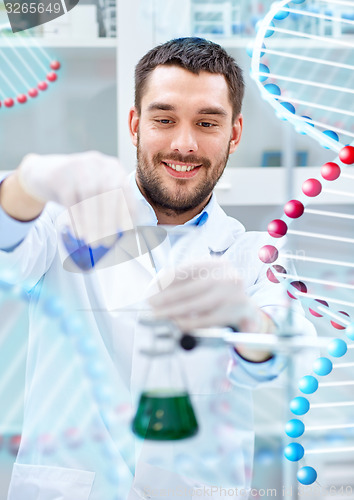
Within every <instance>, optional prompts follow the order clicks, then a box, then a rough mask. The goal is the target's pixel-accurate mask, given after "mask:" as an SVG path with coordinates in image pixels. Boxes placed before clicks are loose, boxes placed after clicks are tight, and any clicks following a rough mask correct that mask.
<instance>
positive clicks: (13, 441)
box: [8, 434, 21, 456]
mask: <svg viewBox="0 0 354 500" xmlns="http://www.w3.org/2000/svg"><path fill="white" fill-rule="evenodd" d="M20 444H21V435H20V434H16V435H14V436H12V437H11V438H10V441H9V445H8V450H9V452H10V453H11V455H15V456H16V455H17V453H18V450H19V447H20Z"/></svg>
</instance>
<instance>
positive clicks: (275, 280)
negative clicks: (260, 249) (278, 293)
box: [267, 264, 286, 283]
mask: <svg viewBox="0 0 354 500" xmlns="http://www.w3.org/2000/svg"><path fill="white" fill-rule="evenodd" d="M273 270H274V271H276V272H277V273H282V274H286V269H285V268H284V267H283V266H279V265H278V264H275V265H274V266H272V267H270V268H269V269H268V270H267V278H268V279H269V281H271V282H272V283H280V281H279V277H278V276H275V274H274V271H273ZM284 278H285V276H284Z"/></svg>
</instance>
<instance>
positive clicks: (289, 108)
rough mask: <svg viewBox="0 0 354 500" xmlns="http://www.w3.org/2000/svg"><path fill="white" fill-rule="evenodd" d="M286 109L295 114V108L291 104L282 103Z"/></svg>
mask: <svg viewBox="0 0 354 500" xmlns="http://www.w3.org/2000/svg"><path fill="white" fill-rule="evenodd" d="M280 104H281V105H282V106H283V107H284V108H285V109H287V110H288V111H290V113H292V114H295V107H294V106H293V105H292V104H291V102H281V103H280Z"/></svg>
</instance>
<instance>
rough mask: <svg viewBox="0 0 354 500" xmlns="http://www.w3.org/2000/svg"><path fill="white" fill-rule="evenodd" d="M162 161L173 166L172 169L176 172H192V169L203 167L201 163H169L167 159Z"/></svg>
mask: <svg viewBox="0 0 354 500" xmlns="http://www.w3.org/2000/svg"><path fill="white" fill-rule="evenodd" d="M162 163H163V164H164V165H167V166H168V167H170V168H172V170H175V171H176V172H190V171H191V170H194V169H196V168H199V167H201V165H181V164H179V163H167V162H165V161H163V162H162Z"/></svg>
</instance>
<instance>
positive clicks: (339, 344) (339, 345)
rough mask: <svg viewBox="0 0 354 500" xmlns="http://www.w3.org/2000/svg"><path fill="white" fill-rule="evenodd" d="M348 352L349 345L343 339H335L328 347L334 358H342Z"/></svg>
mask: <svg viewBox="0 0 354 500" xmlns="http://www.w3.org/2000/svg"><path fill="white" fill-rule="evenodd" d="M347 350H348V346H347V343H346V342H344V340H342V339H333V340H332V341H331V342H330V343H329V344H328V346H327V351H328V352H329V354H330V355H331V356H333V357H334V358H341V357H342V356H344V354H345V353H346V352H347Z"/></svg>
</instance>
